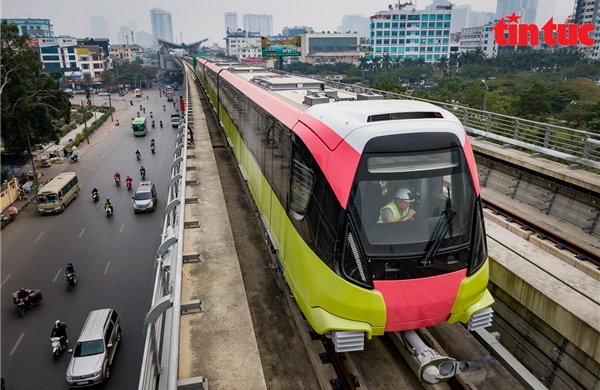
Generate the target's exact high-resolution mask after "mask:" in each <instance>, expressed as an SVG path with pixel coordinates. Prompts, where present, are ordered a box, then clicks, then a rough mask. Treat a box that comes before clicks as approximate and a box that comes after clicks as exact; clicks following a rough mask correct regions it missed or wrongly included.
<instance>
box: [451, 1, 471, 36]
mask: <svg viewBox="0 0 600 390" xmlns="http://www.w3.org/2000/svg"><path fill="white" fill-rule="evenodd" d="M471 26H473V24H471V6H470V5H459V6H456V7H454V8H453V9H452V26H451V27H450V34H453V33H455V32H458V31H460V30H462V29H463V28H465V27H471Z"/></svg>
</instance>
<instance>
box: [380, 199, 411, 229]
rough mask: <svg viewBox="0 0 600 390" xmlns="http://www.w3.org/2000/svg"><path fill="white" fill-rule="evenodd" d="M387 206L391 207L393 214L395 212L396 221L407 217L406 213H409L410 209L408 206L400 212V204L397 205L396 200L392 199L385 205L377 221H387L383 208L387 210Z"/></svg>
mask: <svg viewBox="0 0 600 390" xmlns="http://www.w3.org/2000/svg"><path fill="white" fill-rule="evenodd" d="M386 208H388V209H390V210H391V211H392V214H394V222H398V221H399V220H401V219H402V218H404V217H406V214H408V210H409V209H410V208H406V210H404V211H402V212H400V210H398V206H396V201H395V200H392V201H391V202H390V203H388V204H386V205H385V206H383V207H382V208H381V210H380V211H379V220H378V221H377V223H385V222H386V221H385V219H383V210H385V209H386Z"/></svg>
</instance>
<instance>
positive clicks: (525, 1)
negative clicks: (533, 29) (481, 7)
mask: <svg viewBox="0 0 600 390" xmlns="http://www.w3.org/2000/svg"><path fill="white" fill-rule="evenodd" d="M545 1H546V0H544V2H545ZM547 6H548V5H547V4H544V7H547ZM537 7H538V0H498V2H497V3H496V14H495V15H494V20H500V19H502V18H503V17H505V16H508V15H511V14H512V13H513V12H514V13H515V14H517V15H520V16H522V19H519V23H527V24H534V23H535V19H536V15H537Z"/></svg>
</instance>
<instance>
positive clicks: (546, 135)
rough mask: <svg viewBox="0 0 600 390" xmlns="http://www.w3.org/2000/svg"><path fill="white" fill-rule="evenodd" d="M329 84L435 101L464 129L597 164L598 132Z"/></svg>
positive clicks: (577, 162) (570, 160)
mask: <svg viewBox="0 0 600 390" xmlns="http://www.w3.org/2000/svg"><path fill="white" fill-rule="evenodd" d="M322 81H324V82H325V83H326V84H327V86H328V87H330V88H336V89H342V90H346V91H348V92H354V93H366V94H369V93H377V94H381V95H383V97H384V99H410V100H419V101H424V102H428V103H432V104H435V105H436V106H440V107H443V108H445V109H446V110H448V111H450V112H452V113H453V114H454V115H456V116H457V117H458V118H459V119H460V120H461V121H462V124H463V126H465V129H466V130H467V133H469V134H470V135H473V136H477V137H483V138H486V139H489V140H491V141H493V142H496V143H500V144H503V145H511V146H515V147H519V148H523V149H525V150H528V151H530V152H532V153H540V154H544V155H547V156H552V157H554V158H557V159H560V160H564V161H566V162H568V163H570V164H572V165H571V167H573V168H577V167H579V166H588V167H591V168H600V134H599V133H592V132H588V131H582V130H576V129H572V128H568V127H564V126H558V125H552V124H548V123H542V122H536V121H531V120H527V119H523V118H517V117H514V116H508V115H502V114H496V113H493V112H487V111H481V110H476V109H473V108H468V107H463V106H459V105H455V104H449V103H443V102H437V101H433V100H427V99H418V98H413V97H412V96H410V95H403V94H398V93H393V92H387V91H380V90H375V89H372V88H367V87H365V86H361V85H348V84H342V83H338V82H334V81H328V80H322Z"/></svg>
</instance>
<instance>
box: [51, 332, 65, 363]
mask: <svg viewBox="0 0 600 390" xmlns="http://www.w3.org/2000/svg"><path fill="white" fill-rule="evenodd" d="M61 339H62V337H52V338H50V340H52V357H53V358H54V361H57V360H58V357H59V356H60V354H61V353H62V351H64V350H65V349H66V346H65V345H63V344H62V343H61V342H60V340H61Z"/></svg>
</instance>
